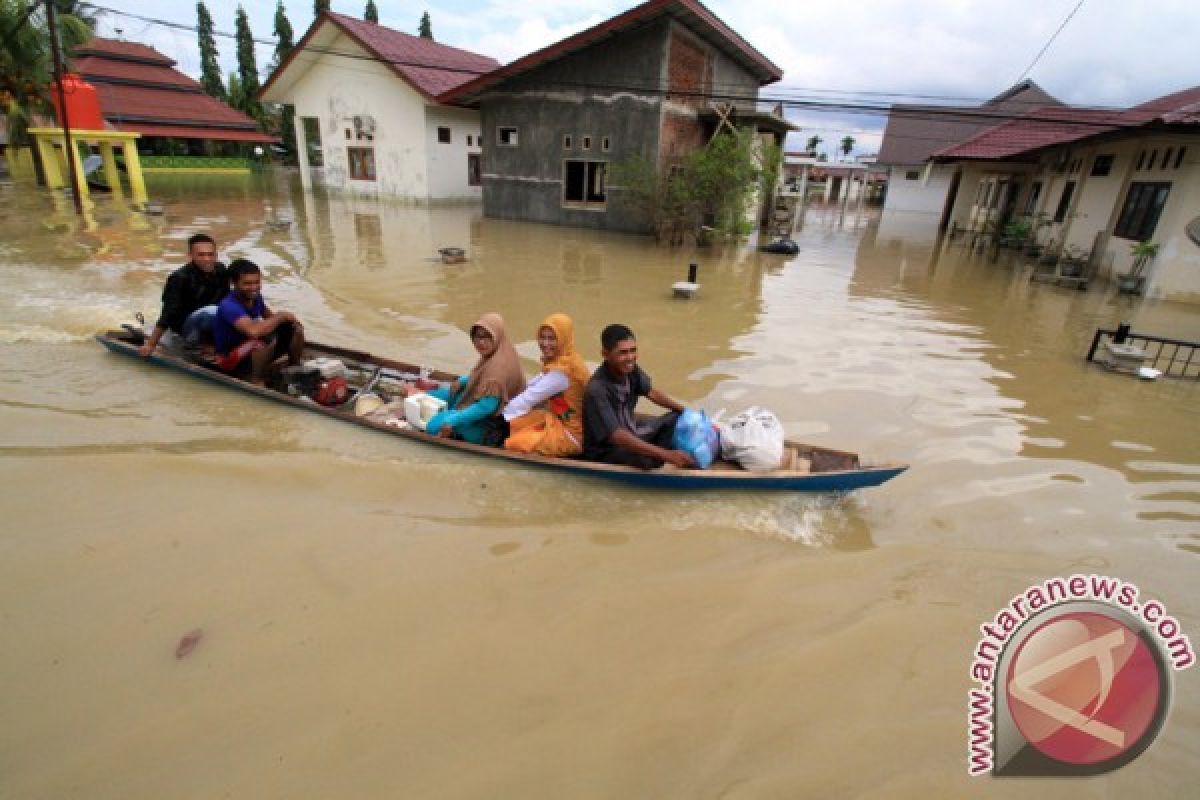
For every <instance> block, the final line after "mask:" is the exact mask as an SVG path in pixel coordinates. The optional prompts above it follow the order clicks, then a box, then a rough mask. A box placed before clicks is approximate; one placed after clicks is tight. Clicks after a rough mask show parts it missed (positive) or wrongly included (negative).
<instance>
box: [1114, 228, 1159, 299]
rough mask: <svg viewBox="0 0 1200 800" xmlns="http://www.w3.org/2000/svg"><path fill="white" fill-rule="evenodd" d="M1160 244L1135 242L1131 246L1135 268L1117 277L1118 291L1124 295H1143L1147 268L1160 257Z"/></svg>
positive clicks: (1132, 267) (1130, 252)
mask: <svg viewBox="0 0 1200 800" xmlns="http://www.w3.org/2000/svg"><path fill="white" fill-rule="evenodd" d="M1158 247H1159V245H1158V243H1157V242H1151V241H1149V240H1147V241H1144V242H1134V243H1133V244H1132V245H1130V246H1129V254H1130V255H1132V256H1133V266H1131V267H1130V268H1129V272H1122V273H1120V274H1118V275H1117V291H1118V292H1121V293H1124V294H1141V293H1142V286H1143V285H1144V284H1145V283H1146V275H1145V272H1146V267H1147V266H1148V265H1149V264H1150V262H1151V261H1152V260H1153V259H1154V257H1155V256H1156V255H1158Z"/></svg>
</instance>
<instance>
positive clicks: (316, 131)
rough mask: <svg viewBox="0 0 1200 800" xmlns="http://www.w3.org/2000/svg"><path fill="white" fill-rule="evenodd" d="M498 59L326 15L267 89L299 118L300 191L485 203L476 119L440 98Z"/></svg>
mask: <svg viewBox="0 0 1200 800" xmlns="http://www.w3.org/2000/svg"><path fill="white" fill-rule="evenodd" d="M499 66H500V64H499V62H497V61H495V60H494V59H491V58H488V57H487V56H482V55H479V54H477V53H471V52H468V51H466V50H460V49H458V48H456V47H450V46H448V45H444V44H439V43H437V42H434V41H432V40H429V39H423V38H421V37H418V36H410V35H409V34H406V33H401V32H400V31H395V30H392V29H390V28H387V27H384V26H383V25H379V24H376V23H373V22H367V21H365V20H361V19H357V18H354V17H349V16H346V15H344V14H337V13H334V12H328V11H327V12H324V13H322V14H321V16H320V17H318V18H317V19H316V21H314V22H313V25H312V27H310V28H309V29H308V32H307V33H306V34H305V35H304V38H303V39H301V40H300V42H299V43H297V45H296V47H295V49H294V50H293V51H292V52H291V54H290V55H289V56H288V58H287V59H285V60H284V61H283V63H282V64H280V65H279V67H278V68H277V69H276V70H275V72H274V73H273V74H272V75H271V77H270V78H269V79H268V80H267V82H266V84H265V85H264V86H263V88H262V91H261V92H260V94H259V97H260V99H262V100H263V101H264V102H268V103H286V104H289V105H292V106H294V107H295V109H296V143H297V151H298V153H297V155H298V156H299V161H300V175H301V179H302V181H303V183H304V185H305V186H306V187H307V186H312V185H313V184H318V185H324V186H327V187H331V188H336V189H342V190H348V191H354V192H363V193H371V194H386V195H393V196H396V197H403V198H409V199H413V200H422V201H425V200H469V199H478V198H479V197H480V196H481V194H482V188H481V172H482V170H481V163H480V158H481V156H480V153H481V145H482V142H481V141H480V126H479V112H478V111H474V110H471V109H467V108H460V107H457V106H452V105H447V104H444V103H440V102H438V100H437V97H438V96H439V95H441V94H442V93H444V92H447V91H449V90H451V89H453V88H455V87H456V86H458V85H460V84H463V83H466V82H468V81H470V80H473V79H474V78H477V77H479V76H480V75H482V74H485V73H488V72H491V71H492V70H494V69H496V68H497V67H499Z"/></svg>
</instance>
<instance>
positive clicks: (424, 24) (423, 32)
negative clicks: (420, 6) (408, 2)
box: [417, 11, 433, 41]
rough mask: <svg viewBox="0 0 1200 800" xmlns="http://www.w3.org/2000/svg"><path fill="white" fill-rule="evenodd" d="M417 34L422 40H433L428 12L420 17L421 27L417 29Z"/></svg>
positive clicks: (431, 24)
mask: <svg viewBox="0 0 1200 800" xmlns="http://www.w3.org/2000/svg"><path fill="white" fill-rule="evenodd" d="M417 33H418V34H419V35H420V37H421V38H422V39H429V40H431V41H432V40H433V23H432V22H431V21H430V20H429V12H428V11H426V12H425V13H424V14H422V15H421V25H420V27H419V28H418V29H417Z"/></svg>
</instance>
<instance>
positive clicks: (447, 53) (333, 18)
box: [258, 11, 500, 100]
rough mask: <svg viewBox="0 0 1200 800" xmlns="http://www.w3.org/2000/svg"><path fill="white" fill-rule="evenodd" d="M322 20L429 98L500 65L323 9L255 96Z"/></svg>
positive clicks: (282, 70)
mask: <svg viewBox="0 0 1200 800" xmlns="http://www.w3.org/2000/svg"><path fill="white" fill-rule="evenodd" d="M326 21H328V22H330V23H332V24H334V25H336V26H337V27H338V28H340V29H341V30H342V31H343V32H344V33H345V34H346V35H347V36H349V37H350V38H351V39H353V40H354V41H355V42H357V43H358V44H359V46H361V47H362V48H363V49H364V50H366V51H367V52H369V53H371V55H373V56H375V57H376V58H378V59H379V60H380V61H382V62H384V63H385V64H387V66H388V67H389V68H390V69H391V70H392V71H393V72H395V73H396V74H397V75H399V76H400V78H401V79H403V80H404V81H405V82H407V83H408V84H409V85H410V86H412V87H413V88H414V89H416V90H417V91H418V92H420V93H421V94H423V95H425V97H427V98H428V99H430V100H433V99H434V98H435V97H437V95H439V94H441V93H442V92H446V91H449V90H450V89H453V88H454V87H456V86H458V85H460V84H463V83H466V82H467V81H469V80H472V79H474V78H477V77H478V76H480V75H483V74H485V73H488V72H491V71H492V70H494V69H496V68H497V67H499V66H500V62H499V61H497V60H495V59H494V58H489V57H487V56H481V55H479V54H478V53H472V52H470V51H469V50H461V49H459V48H457V47H451V46H449V45H445V44H439V43H438V42H435V41H433V40H432V39H423V38H421V37H420V36H412V35H410V34H407V33H401V32H400V31H395V30H392V29H391V28H387V27H384V26H383V25H379V24H376V23H374V22H367V21H366V20H361V19H356V18H355V17H348V16H346V15H345V14H338V13H335V12H333V11H326V12H324V13H323V14H322V15H321V17H320V18H319V19H317V21H316V22H314V23H313V26H312V27H311V28H309V29H308V32H307V33H305V34H304V38H303V39H301V40H300V42H299V44H297V45H296V47H295V48H294V49H293V50H292V52H291V53H290V54H289V55H288V57H287V58H286V59H285V60H284V62H283V63H282V64H280V65H279V67H278V68H277V69H276V70H275V71H274V72H273V73H271V77H270V78H268V79H267V82H266V83H265V84H264V85H263V87H262V90H261V91H259V94H258V96H259V97H262V96H264V95H265V94H266V92H267V90H268V89H269V88H270V87H271V86H272V84H274V83H275V80H276V78H278V77H279V76H280V75H282V74H283V72H284V70H286V69H287V67H288V66H289V65H290V64H291V62H292V59H293V58H295V57H296V56H297V55H298V54H299V53H301V52H302V51H303V50H304V48H305V46H306V45H307V44H308V43H309V42H310V41H311V40H312V38H313V36H314V35H315V34H316V32H317V30H318V28H320V26H321V25H322V24H323V23H325V22H326Z"/></svg>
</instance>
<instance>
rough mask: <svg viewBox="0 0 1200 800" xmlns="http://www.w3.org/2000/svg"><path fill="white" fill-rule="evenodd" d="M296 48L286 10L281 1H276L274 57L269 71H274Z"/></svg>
mask: <svg viewBox="0 0 1200 800" xmlns="http://www.w3.org/2000/svg"><path fill="white" fill-rule="evenodd" d="M295 46H296V42H295V33H294V32H293V31H292V23H291V22H290V21H289V20H288V18H287V10H286V9H285V8H284V7H283V0H278V2H277V3H276V5H275V55H274V57H273V58H272V62H271V71H272V72H274V71H275V67H278V66H279V65H280V64H282V63H283V60H284V59H285V58H287V57H288V54H289V53H291V52H292V48H294V47H295Z"/></svg>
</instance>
